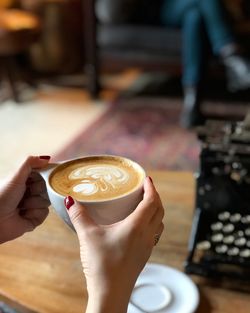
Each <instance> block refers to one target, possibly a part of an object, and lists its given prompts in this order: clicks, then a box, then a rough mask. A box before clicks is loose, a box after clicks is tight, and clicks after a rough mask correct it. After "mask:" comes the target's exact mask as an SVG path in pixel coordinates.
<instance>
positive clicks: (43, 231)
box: [0, 171, 250, 313]
mask: <svg viewBox="0 0 250 313" xmlns="http://www.w3.org/2000/svg"><path fill="white" fill-rule="evenodd" d="M149 174H150V175H151V176H152V178H153V180H154V182H155V185H156V186H157V189H158V191H159V193H160V195H161V197H162V200H163V203H164V206H165V208H166V215H165V231H164V233H163V235H162V238H161V240H160V242H159V243H158V245H157V246H156V247H155V249H154V252H153V255H152V257H151V259H150V261H152V262H158V263H162V264H166V265H169V266H173V267H176V268H177V269H179V270H183V262H184V260H185V259H186V256H187V242H188V238H189V233H190V226H191V221H192V214H193V206H194V178H193V175H192V174H191V173H185V172H156V171H155V172H150V173H149ZM192 278H193V280H194V281H195V282H196V283H197V285H198V287H199V289H200V294H201V302H200V305H199V308H198V310H197V312H200V313H207V312H213V313H218V312H221V313H231V312H232V313H235V312H237V313H246V312H247V311H248V309H249V308H250V297H249V294H247V293H242V292H239V291H236V290H235V289H232V288H234V287H235V286H234V287H233V286H227V287H230V288H228V289H225V288H222V286H221V285H220V283H219V282H213V283H211V282H209V281H208V280H206V279H204V278H200V277H192ZM0 294H2V295H4V296H5V297H7V298H9V299H11V300H13V301H15V302H17V303H19V304H21V305H23V306H24V307H26V308H28V309H30V310H34V311H35V312H39V313H61V312H64V311H65V312H67V313H79V312H84V307H85V305H86V301H87V293H86V289H85V281H84V277H83V275H82V269H81V264H80V260H79V249H78V241H77V238H76V235H75V234H74V233H73V232H72V231H71V230H70V229H69V228H68V227H67V226H66V225H65V224H64V223H63V222H62V221H61V219H60V218H58V217H57V215H56V214H55V213H54V212H53V210H51V213H50V215H49V217H48V218H47V220H46V222H45V223H44V224H43V225H42V226H40V227H39V228H38V229H37V230H36V231H34V232H32V233H29V234H26V235H24V236H23V237H22V238H19V239H17V240H15V241H12V242H9V243H6V244H3V245H1V246H0ZM247 308H248V309H247ZM248 312H249V311H248ZM110 313H112V312H110Z"/></svg>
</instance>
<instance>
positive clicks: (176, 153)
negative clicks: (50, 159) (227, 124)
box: [54, 97, 199, 170]
mask: <svg viewBox="0 0 250 313" xmlns="http://www.w3.org/2000/svg"><path fill="white" fill-rule="evenodd" d="M180 109H181V102H180V100H176V99H173V100H168V99H166V98H158V99H152V98H148V97H145V98H142V97H139V98H131V99H129V98H127V99H126V98H125V99H120V100H118V101H117V102H116V103H114V104H112V105H111V106H110V108H109V109H108V111H107V112H106V113H105V114H104V115H103V116H101V118H100V119H99V120H98V121H96V122H95V123H94V124H93V125H92V126H91V127H90V128H89V129H87V130H86V131H83V132H82V133H80V134H79V135H78V136H77V137H76V138H75V139H74V140H73V141H72V142H71V143H70V144H69V145H68V146H67V147H65V148H64V149H63V150H62V151H61V152H59V153H58V154H57V155H56V156H55V158H54V159H57V160H62V159H70V158H73V157H80V156H84V155H87V154H115V155H122V156H125V157H129V158H131V159H133V160H135V161H137V162H139V163H140V164H141V165H142V166H144V167H145V168H147V169H173V170H195V169H196V168H197V164H198V155H199V142H198V141H197V139H196V136H195V134H194V133H192V132H189V131H185V130H183V129H181V128H180V127H179V126H178V118H179V113H180Z"/></svg>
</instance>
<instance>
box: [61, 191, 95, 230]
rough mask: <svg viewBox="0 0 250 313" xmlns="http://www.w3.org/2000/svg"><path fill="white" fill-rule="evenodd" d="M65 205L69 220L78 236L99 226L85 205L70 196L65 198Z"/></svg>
mask: <svg viewBox="0 0 250 313" xmlns="http://www.w3.org/2000/svg"><path fill="white" fill-rule="evenodd" d="M64 203H65V207H66V209H67V212H68V214H69V218H70V220H71V222H72V224H73V226H74V228H75V230H76V232H77V234H78V235H79V234H81V233H83V232H85V231H86V230H88V229H89V228H91V227H96V226H97V225H96V223H95V222H94V221H93V219H92V218H91V217H90V216H89V214H88V211H87V209H86V208H85V206H84V205H82V204H81V203H79V202H78V201H76V200H74V199H73V198H72V197H70V196H68V197H66V198H65V200H64Z"/></svg>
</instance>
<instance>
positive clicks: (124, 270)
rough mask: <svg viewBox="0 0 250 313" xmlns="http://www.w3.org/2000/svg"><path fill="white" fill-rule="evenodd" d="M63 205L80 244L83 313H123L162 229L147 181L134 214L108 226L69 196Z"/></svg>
mask: <svg viewBox="0 0 250 313" xmlns="http://www.w3.org/2000/svg"><path fill="white" fill-rule="evenodd" d="M65 203H66V207H67V208H68V213H69V216H70V219H71V222H72V224H73V225H74V227H75V229H76V232H77V235H78V238H79V242H80V253H81V261H82V266H83V271H84V274H85V277H86V283H87V289H88V294H89V301H88V307H87V312H91V313H95V312H102V313H104V312H109V313H110V312H112V313H116V312H117V313H118V312H119V313H121V312H127V306H128V302H129V298H130V295H131V293H132V290H133V287H134V285H135V282H136V279H137V277H138V276H139V274H140V272H141V271H142V269H143V267H144V265H145V263H146V262H147V261H148V259H149V257H150V255H151V252H152V249H153V247H154V245H155V243H156V239H157V238H159V236H160V235H161V233H162V231H163V229H164V225H163V222H162V219H163V216H164V208H163V206H162V203H161V200H160V197H159V195H158V193H157V191H156V189H155V187H154V185H153V183H152V181H151V179H150V178H149V177H147V178H146V179H145V183H144V196H143V200H142V201H141V202H140V203H139V205H138V206H137V208H136V209H135V211H134V212H132V213H131V214H130V215H129V216H128V217H127V218H125V219H124V220H122V221H120V222H118V223H115V224H112V225H97V224H96V223H95V222H94V221H93V220H92V219H91V218H90V217H89V215H88V213H87V210H86V208H85V207H84V206H83V205H81V204H80V203H78V202H76V201H74V200H73V199H72V198H71V197H67V198H66V199H65Z"/></svg>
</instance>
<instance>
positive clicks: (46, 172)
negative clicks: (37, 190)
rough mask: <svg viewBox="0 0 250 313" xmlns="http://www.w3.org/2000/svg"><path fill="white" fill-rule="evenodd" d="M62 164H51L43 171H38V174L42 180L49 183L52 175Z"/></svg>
mask: <svg viewBox="0 0 250 313" xmlns="http://www.w3.org/2000/svg"><path fill="white" fill-rule="evenodd" d="M59 164H60V163H50V164H48V166H46V167H45V168H43V169H38V170H36V172H37V173H39V174H40V175H41V176H42V178H43V179H44V180H45V182H46V183H47V182H48V179H49V175H50V173H51V172H52V171H53V170H54V169H55V168H56V167H57V166H58V165H59Z"/></svg>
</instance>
